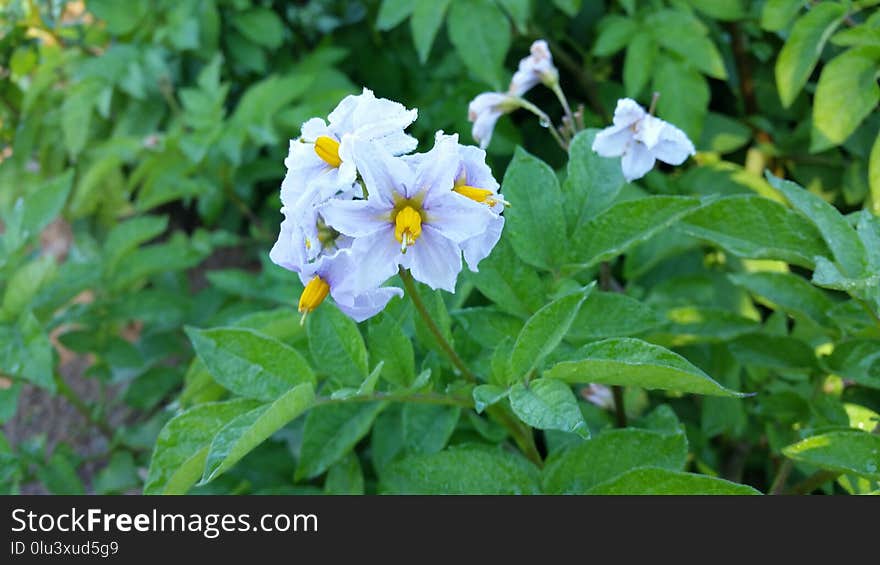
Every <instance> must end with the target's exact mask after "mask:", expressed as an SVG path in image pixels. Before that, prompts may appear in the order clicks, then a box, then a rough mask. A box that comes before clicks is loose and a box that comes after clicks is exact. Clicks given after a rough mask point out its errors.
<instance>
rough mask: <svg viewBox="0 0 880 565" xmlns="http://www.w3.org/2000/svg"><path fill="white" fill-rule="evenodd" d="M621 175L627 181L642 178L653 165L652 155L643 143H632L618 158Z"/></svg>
mask: <svg viewBox="0 0 880 565" xmlns="http://www.w3.org/2000/svg"><path fill="white" fill-rule="evenodd" d="M620 165H621V168H622V169H623V177H624V178H625V179H626V180H627V182H632V181H634V180H636V179H639V178H642V177H643V176H645V175H646V174H647V172H648V171H650V170H651V169H652V168H653V167H654V156H653V155H652V154H651V152H650V151H649V150H648V148H647V147H645V146H644V144H642V143H639V142H634V143H632V144H631V145H630V146H629V148H628V149H627V151H626V153H624V154H623V158H621V160H620Z"/></svg>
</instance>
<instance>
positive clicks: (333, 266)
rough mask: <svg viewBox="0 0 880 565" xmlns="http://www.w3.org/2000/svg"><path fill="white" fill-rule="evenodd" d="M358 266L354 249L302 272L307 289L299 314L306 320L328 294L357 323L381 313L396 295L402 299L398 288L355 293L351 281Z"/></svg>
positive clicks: (327, 256)
mask: <svg viewBox="0 0 880 565" xmlns="http://www.w3.org/2000/svg"><path fill="white" fill-rule="evenodd" d="M356 269H357V264H356V263H355V260H354V259H353V257H352V255H351V250H349V249H340V250H338V251H336V252H334V253H333V254H329V255H326V256H324V257H322V258H321V260H319V261H317V262H315V263H313V264H311V265H310V266H309V267H308V268H307V269H305V270H304V271H303V272H302V273H300V280H301V281H302V283H303V285H304V288H303V292H302V294H301V295H300V298H299V311H300V313H301V314H302V315H303V320H305V317H306V316H307V315H308V314H309V313H311V312H312V311H313V310H314V309H315V308H317V307H318V306H319V305H320V304H321V303H322V302H323V301H324V299H325V298H327V295H328V294H329V295H330V296H332V297H333V301H334V302H336V306H337V307H338V308H339V309H340V310H341V311H342V312H343V313H345V314H346V315H347V316H349V317H350V318H352V319H353V320H354V321H356V322H362V321H364V320H366V319H367V318H370V317H372V316H375V315H376V314H378V313H379V312H381V311H382V310H383V309H384V308H385V306H386V305H387V304H388V301H389V300H391V299H392V298H394V297H395V296H403V291H402V290H401V289H399V288H396V287H383V288H374V289H369V290H367V291H365V292H361V293H355V292H354V290H353V288H352V285H351V281H352V280H353V279H352V274H353V273H354V272H355V271H356Z"/></svg>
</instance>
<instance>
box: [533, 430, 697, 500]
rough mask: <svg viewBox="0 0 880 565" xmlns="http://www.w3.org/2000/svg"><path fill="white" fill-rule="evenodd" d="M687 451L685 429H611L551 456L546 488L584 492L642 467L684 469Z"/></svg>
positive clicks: (544, 479) (554, 492) (567, 491)
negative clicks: (674, 431)
mask: <svg viewBox="0 0 880 565" xmlns="http://www.w3.org/2000/svg"><path fill="white" fill-rule="evenodd" d="M687 453H688V445H687V438H686V437H685V435H684V433H683V432H682V431H678V432H677V433H661V432H656V431H648V430H639V429H634V428H627V429H623V430H608V431H605V432H602V433H601V434H599V435H598V436H596V437H594V438H592V439H590V440H588V441H584V442H581V443H577V444H574V445H573V446H572V447H569V448H568V449H566V450H565V451H564V452H562V453H561V454H560V455H559V456H558V457H556V458H553V459H551V460H549V461H548V462H547V465H546V467H544V477H543V484H544V492H546V493H548V494H583V493H586V492H588V491H589V490H590V489H592V488H593V487H595V486H597V485H599V484H601V483H604V482H605V481H608V480H610V479H613V478H615V477H617V476H618V475H621V474H623V473H626V472H627V471H629V470H631V469H635V468H638V467H647V466H650V467H660V468H663V469H668V470H670V471H681V470H682V469H683V468H684V465H685V460H686V459H687Z"/></svg>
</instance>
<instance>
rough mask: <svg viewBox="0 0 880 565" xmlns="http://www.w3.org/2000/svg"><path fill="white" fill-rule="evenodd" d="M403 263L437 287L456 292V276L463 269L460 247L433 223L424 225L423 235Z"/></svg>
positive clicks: (414, 274) (413, 272) (407, 253)
mask: <svg viewBox="0 0 880 565" xmlns="http://www.w3.org/2000/svg"><path fill="white" fill-rule="evenodd" d="M404 257H405V258H406V259H405V260H404V261H402V262H401V264H402V265H403V266H405V267H409V269H410V272H411V273H412V276H413V278H414V279H416V280H417V281H420V282H423V283H425V284H426V285H428V286H430V287H431V288H433V289H434V290H437V289H438V288H440V289H443V290H447V291H449V292H455V280H456V278H458V273H460V272H461V249H460V248H459V247H458V245H456V244H455V243H454V242H452V241H450V240H448V239H446V238H445V237H443V236H442V235H440V233H439V232H437V231H436V230H435V229H434V228H432V227H431V226H424V227H423V229H422V235H421V237H419V240H418V241H417V242H416V244H415V245H413V246H412V247H410V248H409V250H408V251H407V252H406V255H404Z"/></svg>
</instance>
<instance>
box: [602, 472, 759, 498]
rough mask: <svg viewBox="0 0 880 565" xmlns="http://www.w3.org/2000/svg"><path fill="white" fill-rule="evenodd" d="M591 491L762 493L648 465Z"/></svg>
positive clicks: (704, 493) (676, 493)
mask: <svg viewBox="0 0 880 565" xmlns="http://www.w3.org/2000/svg"><path fill="white" fill-rule="evenodd" d="M588 494H655V495H656V494H666V495H684V494H699V495H749V494H761V492H760V491H758V490H755V489H754V488H752V487H750V486H748V485H742V484H739V483H733V482H730V481H726V480H724V479H719V478H717V477H709V476H706V475H698V474H696V473H684V472H681V471H671V470H669V469H661V468H657V467H645V468H642V469H633V470H632V471H630V472H628V473H624V474H623V475H620V476H618V477H615V478H613V479H611V480H610V481H606V482H604V483H602V484H600V485H596V486H595V487H593V488H592V489H590V490H589V492H588Z"/></svg>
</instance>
